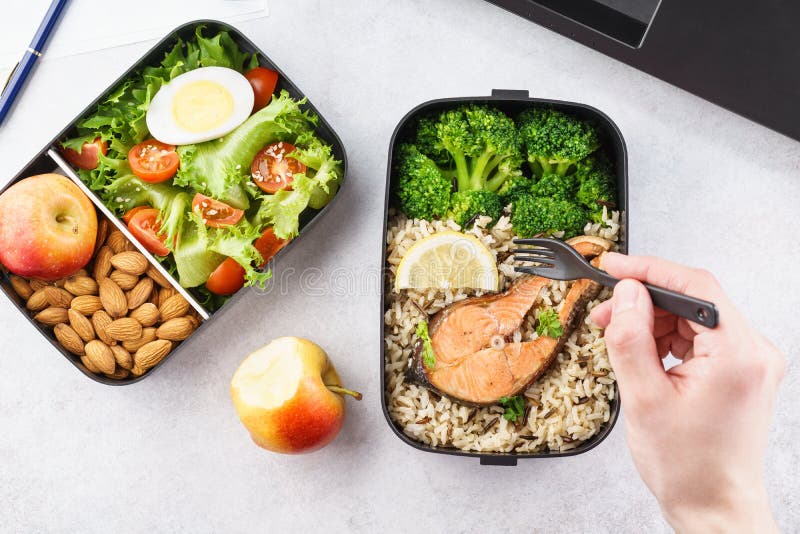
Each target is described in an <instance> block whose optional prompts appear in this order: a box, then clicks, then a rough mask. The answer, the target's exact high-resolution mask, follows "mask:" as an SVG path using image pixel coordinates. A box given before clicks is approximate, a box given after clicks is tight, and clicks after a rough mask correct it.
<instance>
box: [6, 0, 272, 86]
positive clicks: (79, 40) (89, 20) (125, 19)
mask: <svg viewBox="0 0 800 534" xmlns="http://www.w3.org/2000/svg"><path fill="white" fill-rule="evenodd" d="M49 6H50V0H25V1H24V2H14V7H12V8H10V9H6V10H5V12H4V18H5V22H6V24H5V27H4V29H3V31H2V32H0V76H2V79H0V87H2V84H3V83H4V81H5V79H6V77H7V76H8V73H9V72H10V70H11V69H12V68H13V67H14V65H16V63H17V61H19V59H20V57H22V54H23V52H24V51H25V49H26V48H27V47H28V44H29V43H30V41H31V38H32V37H33V34H34V33H35V32H36V28H37V27H38V26H39V23H40V22H41V21H42V19H43V18H44V15H45V13H46V12H47V8H48V7H49ZM267 15H269V7H268V5H267V0H191V2H188V1H184V0H180V1H179V0H136V1H135V2H123V1H121V0H114V1H113V2H108V1H103V0H70V2H69V3H68V4H67V6H66V8H65V10H64V12H63V13H62V15H61V19H60V20H59V23H58V26H57V27H56V29H55V32H54V33H53V34H52V35H51V36H50V39H49V41H48V43H47V47H46V49H45V55H44V57H43V58H42V61H45V60H48V59H52V58H59V57H64V56H71V55H76V54H83V53H86V52H92V51H95V50H103V49H106V48H113V47H116V46H123V45H127V44H132V43H138V42H142V41H148V40H151V39H157V38H161V37H163V36H164V35H166V33H167V32H169V31H170V30H171V29H172V28H175V27H176V26H180V25H181V24H183V23H185V22H189V21H192V20H196V19H217V20H222V21H225V22H234V23H235V22H242V21H245V20H252V19H256V18H261V17H266V16H267Z"/></svg>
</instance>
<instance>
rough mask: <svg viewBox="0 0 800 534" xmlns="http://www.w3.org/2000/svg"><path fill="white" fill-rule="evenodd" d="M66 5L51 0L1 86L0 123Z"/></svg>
mask: <svg viewBox="0 0 800 534" xmlns="http://www.w3.org/2000/svg"><path fill="white" fill-rule="evenodd" d="M66 5H67V0H53V3H51V4H50V7H49V8H48V9H47V14H46V15H45V16H44V20H42V23H41V24H39V29H38V30H36V35H34V36H33V40H32V41H31V45H30V46H29V47H28V49H27V50H26V51H25V55H24V56H22V59H21V60H20V62H19V63H17V66H16V67H14V70H13V71H12V72H11V76H9V78H8V81H7V82H6V86H5V87H4V88H3V93H2V95H0V124H2V122H3V120H5V118H6V115H8V112H9V111H10V110H11V106H13V105H14V100H16V98H17V96H19V94H20V93H21V92H22V87H23V86H24V85H25V80H27V79H28V76H29V75H30V73H31V70H33V66H34V65H35V64H36V60H37V59H39V58H40V57H42V50H43V49H44V45H45V43H46V42H47V38H48V37H50V34H51V33H52V31H53V28H54V27H55V25H56V22H57V21H58V17H59V15H61V12H62V11H64V6H66Z"/></svg>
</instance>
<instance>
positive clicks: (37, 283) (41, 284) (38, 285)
mask: <svg viewBox="0 0 800 534" xmlns="http://www.w3.org/2000/svg"><path fill="white" fill-rule="evenodd" d="M28 283H29V284H30V286H31V289H33V290H34V291H39V290H40V289H44V288H46V287H47V286H52V285H53V284H51V283H49V282H45V281H44V280H37V279H36V278H33V279H31V280H30V281H29V282H28Z"/></svg>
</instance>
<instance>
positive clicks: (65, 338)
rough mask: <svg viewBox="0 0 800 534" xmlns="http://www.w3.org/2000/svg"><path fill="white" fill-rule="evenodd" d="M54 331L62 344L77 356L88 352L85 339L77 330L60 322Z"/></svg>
mask: <svg viewBox="0 0 800 534" xmlns="http://www.w3.org/2000/svg"><path fill="white" fill-rule="evenodd" d="M53 333H55V335H56V339H57V340H58V342H59V343H60V344H61V346H62V347H64V348H65V349H67V350H68V351H70V352H71V353H72V354H75V355H77V356H83V355H84V354H86V351H85V350H84V348H83V340H82V339H81V336H79V335H78V333H77V332H75V330H73V329H72V328H71V327H69V326H67V325H65V324H63V323H60V324H57V325H56V326H55V328H54V329H53Z"/></svg>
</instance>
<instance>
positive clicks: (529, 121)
mask: <svg viewBox="0 0 800 534" xmlns="http://www.w3.org/2000/svg"><path fill="white" fill-rule="evenodd" d="M518 123H519V135H520V139H521V141H522V143H523V145H524V147H525V150H526V152H527V156H528V162H529V163H530V166H531V170H532V171H533V172H534V173H535V174H536V175H539V176H541V175H542V174H543V173H555V174H560V175H565V174H567V173H568V172H569V170H570V168H571V167H572V166H573V165H575V164H577V163H578V162H579V161H580V160H582V159H583V158H585V157H586V156H588V155H589V154H591V153H592V152H594V151H595V150H596V149H597V147H598V146H599V145H600V139H599V132H598V130H597V128H596V127H595V126H593V125H592V124H590V123H588V122H585V121H582V120H580V119H578V118H576V117H573V116H571V115H566V114H564V113H561V112H560V111H556V110H554V109H546V108H536V109H532V110H528V111H524V112H522V113H521V114H520V116H519V119H518Z"/></svg>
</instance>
